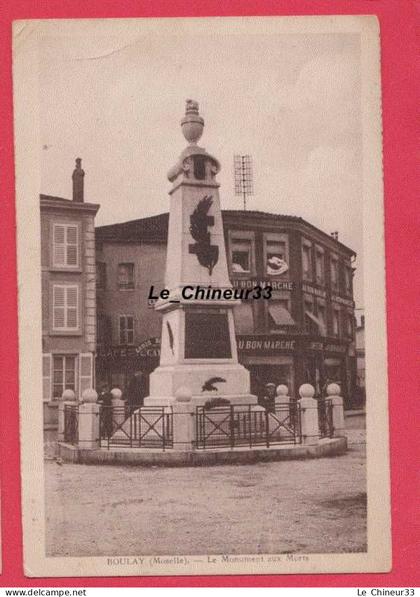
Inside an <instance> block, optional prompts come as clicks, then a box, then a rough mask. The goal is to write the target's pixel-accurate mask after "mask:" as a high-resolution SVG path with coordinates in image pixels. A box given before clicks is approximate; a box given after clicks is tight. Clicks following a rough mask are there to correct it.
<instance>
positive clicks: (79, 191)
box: [72, 158, 85, 203]
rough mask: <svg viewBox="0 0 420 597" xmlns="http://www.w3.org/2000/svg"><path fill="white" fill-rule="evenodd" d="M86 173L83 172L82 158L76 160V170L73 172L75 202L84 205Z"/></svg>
mask: <svg viewBox="0 0 420 597" xmlns="http://www.w3.org/2000/svg"><path fill="white" fill-rule="evenodd" d="M84 177H85V171H84V170H82V160H81V158H76V168H75V169H74V170H73V175H72V179H73V201H75V202H76V203H83V199H84V197H83V179H84Z"/></svg>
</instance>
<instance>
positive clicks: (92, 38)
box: [13, 16, 391, 577]
mask: <svg viewBox="0 0 420 597" xmlns="http://www.w3.org/2000/svg"><path fill="white" fill-rule="evenodd" d="M13 33H14V73H13V75H14V77H13V78H14V114H15V137H16V139H15V147H16V197H17V199H16V214H17V215H16V219H17V231H18V277H19V326H20V354H19V362H20V406H21V448H22V455H21V462H22V494H23V532H24V566H25V572H26V574H27V575H29V576H50V577H54V576H63V575H65V576H107V575H115V576H122V575H131V576H146V575H184V576H188V575H193V574H206V575H209V574H214V575H220V574H230V575H231V574H259V573H260V574H298V573H314V572H315V573H326V572H331V573H344V572H346V573H352V572H367V571H371V572H384V571H387V570H389V569H390V566H391V542H390V508H389V467H388V420H387V416H388V409H387V406H388V405H387V382H386V379H387V376H386V373H387V370H386V333H385V331H386V330H385V291H384V278H385V276H384V271H385V258H384V239H383V221H384V214H383V191H382V161H381V108H380V106H381V102H380V54H379V49H380V44H379V27H378V23H377V20H376V19H375V18H374V17H369V16H360V17H359V16H357V17H356V16H343V17H341V16H337V17H332V16H328V17H315V18H312V17H269V18H266V17H264V18H257V17H249V18H248V17H247V18H242V17H241V18H177V19H153V18H150V19H98V20H95V19H92V20H77V19H74V20H45V21H43V20H37V21H31V20H27V21H15V22H14V31H13ZM201 138H202V140H201ZM239 154H240V155H239ZM238 156H239V158H238ZM242 158H243V159H242ZM251 158H252V159H251ZM251 162H252V171H251V166H250V165H251ZM244 164H246V165H247V166H246V168H245V166H244ZM242 167H244V169H243V171H242V170H238V169H241V168H242ZM241 174H242V175H243V177H245V178H247V180H245V178H242V179H241ZM251 178H253V180H251ZM251 182H252V184H251ZM235 183H236V187H237V188H240V189H241V195H236V194H235V188H236V187H235ZM366 281H368V288H367V284H366ZM268 285H271V286H272V289H273V294H272V296H271V297H268V296H265V297H264V298H262V297H261V294H262V293H261V288H260V289H259V291H255V288H256V287H261V286H264V287H267V286H268ZM198 286H199V287H200V288H202V289H204V290H202V291H201V292H202V293H203V294H202V296H201V297H200V298H199V297H198V296H197V294H196V292H195V290H196V289H198ZM210 287H211V289H223V290H224V291H225V290H228V291H229V292H224V294H223V296H220V295H219V297H218V298H216V299H215V298H214V297H211V296H210V294H207V291H206V289H208V288H210ZM185 288H189V290H188V291H187V293H183V290H184V289H185ZM232 288H235V289H239V290H242V291H243V292H245V291H249V293H248V295H247V296H242V299H243V302H242V304H239V301H238V300H236V301H234V300H230V298H229V297H231V295H233V292H232ZM150 289H152V290H153V292H152V293H150ZM372 289H374V292H373V291H372ZM258 296H259V297H260V298H258ZM152 297H154V298H153V301H155V299H156V302H153V305H152V306H153V307H154V308H150V305H149V303H150V301H151V300H152ZM270 301H271V302H270ZM41 311H42V312H41ZM365 321H366V324H365ZM157 338H160V343H158V341H157ZM251 388H252V391H251ZM267 405H269V408H268V406H267ZM234 464H235V466H233V465H234ZM238 464H241V466H236V465H238ZM128 465H130V466H128ZM213 465H217V466H213Z"/></svg>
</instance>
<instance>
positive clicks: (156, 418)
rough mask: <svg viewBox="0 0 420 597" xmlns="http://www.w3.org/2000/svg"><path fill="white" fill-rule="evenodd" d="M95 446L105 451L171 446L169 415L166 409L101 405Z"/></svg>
mask: <svg viewBox="0 0 420 597" xmlns="http://www.w3.org/2000/svg"><path fill="white" fill-rule="evenodd" d="M99 445H100V447H105V448H108V449H110V448H114V447H127V448H161V449H162V450H166V449H169V448H172V447H173V413H172V409H171V408H170V407H168V406H162V407H160V406H159V407H157V406H156V407H155V406H142V407H141V408H138V409H134V410H133V409H130V408H128V407H126V406H117V407H115V406H101V408H100V411H99Z"/></svg>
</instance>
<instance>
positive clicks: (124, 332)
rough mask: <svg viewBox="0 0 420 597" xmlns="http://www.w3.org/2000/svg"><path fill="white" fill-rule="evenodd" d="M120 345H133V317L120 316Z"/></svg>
mask: <svg viewBox="0 0 420 597" xmlns="http://www.w3.org/2000/svg"><path fill="white" fill-rule="evenodd" d="M119 321H120V344H124V345H127V344H128V345H132V344H134V317H133V316H132V315H120V319H119Z"/></svg>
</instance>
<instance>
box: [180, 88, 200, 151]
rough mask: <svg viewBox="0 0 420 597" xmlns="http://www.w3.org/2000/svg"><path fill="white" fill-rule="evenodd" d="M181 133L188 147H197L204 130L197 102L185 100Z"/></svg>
mask: <svg viewBox="0 0 420 597" xmlns="http://www.w3.org/2000/svg"><path fill="white" fill-rule="evenodd" d="M181 128H182V133H183V135H184V137H185V138H186V140H187V141H188V143H189V144H190V145H197V141H198V140H199V139H200V138H201V135H202V134H203V129H204V118H202V117H201V116H200V114H199V112H198V102H196V101H195V100H192V99H187V101H186V107H185V116H184V118H183V119H182V120H181Z"/></svg>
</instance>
